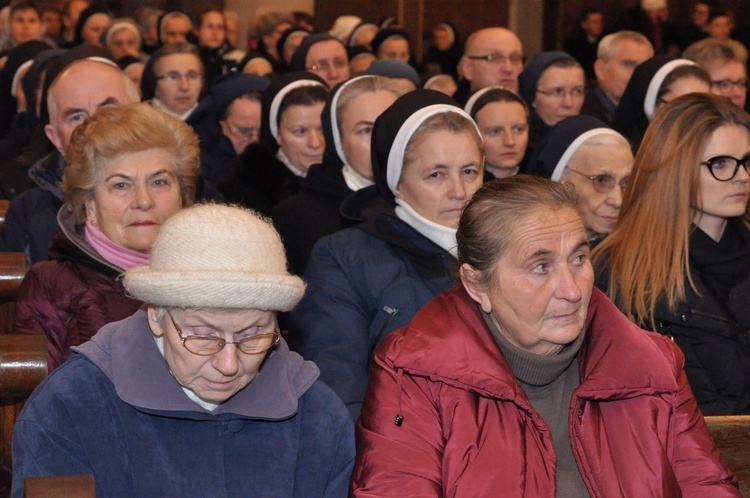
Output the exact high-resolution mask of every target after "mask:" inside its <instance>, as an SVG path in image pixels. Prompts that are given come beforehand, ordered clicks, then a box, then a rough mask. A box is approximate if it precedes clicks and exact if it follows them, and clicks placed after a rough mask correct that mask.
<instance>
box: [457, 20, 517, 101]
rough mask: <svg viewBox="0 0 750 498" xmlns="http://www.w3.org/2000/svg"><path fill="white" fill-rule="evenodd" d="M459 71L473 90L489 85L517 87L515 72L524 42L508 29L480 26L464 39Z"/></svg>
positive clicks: (514, 88) (515, 88) (513, 88)
mask: <svg viewBox="0 0 750 498" xmlns="http://www.w3.org/2000/svg"><path fill="white" fill-rule="evenodd" d="M460 69H461V73H462V74H463V76H464V78H466V79H467V80H468V81H469V82H470V83H471V89H472V90H473V91H475V90H479V89H481V88H485V87H488V86H504V87H506V88H510V89H512V90H518V75H519V74H521V70H523V45H522V44H521V40H520V39H519V38H518V36H517V35H516V34H515V33H514V32H513V31H511V30H509V29H507V28H500V27H493V28H483V29H480V30H478V31H475V32H474V33H472V34H471V35H470V36H469V38H468V39H467V40H466V45H465V48H464V56H463V57H462V58H461V63H460Z"/></svg>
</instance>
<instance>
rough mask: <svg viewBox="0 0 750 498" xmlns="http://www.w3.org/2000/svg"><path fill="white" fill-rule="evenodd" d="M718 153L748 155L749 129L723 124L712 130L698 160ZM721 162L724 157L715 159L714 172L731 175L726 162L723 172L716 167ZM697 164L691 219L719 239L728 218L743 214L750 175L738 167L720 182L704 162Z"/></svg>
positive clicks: (741, 156) (748, 156) (739, 156)
mask: <svg viewBox="0 0 750 498" xmlns="http://www.w3.org/2000/svg"><path fill="white" fill-rule="evenodd" d="M721 156H731V157H734V158H737V159H743V158H744V159H750V132H748V131H747V129H746V128H744V127H741V126H736V125H725V126H722V127H721V128H718V129H717V130H716V131H714V133H713V134H712V135H711V137H710V138H709V140H708V142H707V143H706V146H705V148H704V150H703V153H702V154H701V157H700V162H702V163H703V162H708V161H709V160H710V159H713V158H716V157H721ZM723 164H725V162H724V161H714V173H715V174H717V175H719V177H720V178H724V176H722V174H723V175H728V176H731V173H732V172H733V171H734V169H733V168H731V166H729V165H727V166H724V171H723V172H719V171H718V168H719V167H721V166H723ZM699 167H700V174H699V176H698V203H697V206H694V207H693V221H694V223H695V224H696V225H698V226H699V227H700V228H701V229H702V230H703V231H704V232H706V233H707V234H708V235H710V236H714V239H715V240H718V239H719V238H720V237H721V235H722V233H723V231H724V227H725V226H726V223H727V220H728V219H729V218H736V217H739V216H742V215H743V214H745V211H746V210H747V202H748V196H750V176H748V173H747V171H746V170H745V168H743V167H740V169H739V170H738V171H737V174H736V175H735V177H734V178H732V179H731V180H729V181H725V182H720V181H719V180H717V179H716V178H714V176H713V175H712V174H711V171H710V170H709V168H708V166H707V165H705V164H701V165H700V166H699ZM730 168H731V172H730ZM728 176H726V177H728Z"/></svg>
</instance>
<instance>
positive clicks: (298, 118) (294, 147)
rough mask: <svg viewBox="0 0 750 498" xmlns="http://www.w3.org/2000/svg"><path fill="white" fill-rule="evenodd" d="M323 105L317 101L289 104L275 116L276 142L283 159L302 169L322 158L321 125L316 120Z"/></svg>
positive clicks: (318, 119)
mask: <svg viewBox="0 0 750 498" xmlns="http://www.w3.org/2000/svg"><path fill="white" fill-rule="evenodd" d="M323 105H324V103H323V102H318V103H316V104H313V105H293V106H289V107H287V108H286V109H285V110H284V112H283V113H282V115H281V119H280V120H279V133H278V137H277V138H276V142H277V143H278V144H279V147H281V150H283V151H284V154H285V155H286V157H287V159H289V161H291V163H292V164H293V165H295V166H296V167H297V168H299V169H301V170H303V171H307V170H308V169H310V166H312V165H313V164H317V163H320V162H321V161H322V160H323V151H324V150H325V147H326V139H325V136H323V125H322V124H321V122H320V114H321V113H322V112H323Z"/></svg>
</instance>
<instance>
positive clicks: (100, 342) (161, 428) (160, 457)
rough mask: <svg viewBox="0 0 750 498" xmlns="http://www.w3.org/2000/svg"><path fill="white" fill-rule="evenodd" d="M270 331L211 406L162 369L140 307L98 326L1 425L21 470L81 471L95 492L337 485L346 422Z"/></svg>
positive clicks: (346, 455) (272, 491) (341, 486)
mask: <svg viewBox="0 0 750 498" xmlns="http://www.w3.org/2000/svg"><path fill="white" fill-rule="evenodd" d="M317 377H318V371H317V368H316V367H315V365H313V364H312V363H309V362H305V361H303V360H302V359H301V358H300V357H299V356H298V355H297V354H296V353H292V352H290V351H289V350H288V348H287V346H286V344H285V343H284V342H283V341H282V343H281V345H280V346H279V347H278V349H277V350H276V351H274V352H272V353H271V354H270V355H269V356H268V358H267V359H266V361H265V363H264V364H263V367H262V368H261V371H260V373H259V374H258V376H257V377H256V378H255V379H254V380H253V381H252V382H251V383H250V384H249V385H248V386H247V387H245V388H244V389H243V390H242V391H240V392H239V393H237V394H236V395H235V396H233V397H232V398H230V399H229V400H227V401H226V402H224V403H222V404H221V405H219V407H218V408H217V409H216V410H214V411H213V412H209V411H206V410H204V409H203V408H201V407H199V406H198V405H197V404H195V403H194V402H193V401H191V400H190V399H189V398H188V397H187V396H186V395H185V393H184V391H183V390H182V388H181V387H180V385H179V384H178V383H177V381H176V380H175V378H174V377H173V376H172V375H171V373H170V372H169V368H168V366H167V363H166V361H165V360H164V358H163V357H162V355H161V353H159V350H158V349H157V346H156V344H155V342H154V340H153V337H152V334H151V332H150V330H149V328H148V324H147V319H146V314H145V312H144V311H139V312H138V313H136V314H135V315H133V316H132V317H129V318H127V319H125V320H122V321H120V322H116V323H113V324H110V325H107V326H106V327H104V328H102V330H101V331H100V332H99V333H98V334H97V335H96V336H95V337H94V338H93V339H92V341H90V342H88V343H86V344H83V345H82V346H80V347H79V348H76V349H75V350H74V354H73V355H72V357H71V358H70V360H69V361H68V362H66V363H65V364H64V365H63V366H62V367H60V368H58V369H57V370H56V371H55V372H53V373H52V374H51V375H50V376H49V377H48V378H47V379H46V380H45V381H44V382H43V383H42V384H41V385H40V386H39V388H38V389H37V390H36V391H35V392H34V394H33V395H32V396H31V397H30V398H29V401H28V402H27V404H26V406H25V407H24V409H23V411H22V413H21V415H20V417H19V420H18V422H17V424H16V428H15V432H14V435H13V496H16V497H21V496H22V495H23V489H22V488H23V479H24V478H25V477H27V476H39V475H73V474H93V475H94V478H95V482H96V492H97V496H117V497H122V496H138V497H141V496H165V497H167V496H174V497H189V496H199V497H204V496H226V497H233V496H262V497H311V496H316V497H318V496H326V497H328V496H330V497H336V496H341V497H345V496H347V491H348V485H349V477H350V474H351V470H352V466H353V463H354V434H353V432H354V431H353V426H352V422H351V420H350V418H349V416H348V414H347V412H346V410H345V408H344V407H343V406H342V404H341V403H340V401H339V400H338V399H337V398H336V396H335V395H334V394H333V393H332V392H331V391H330V389H328V388H327V387H326V386H325V385H324V384H323V383H321V382H320V381H319V380H317Z"/></svg>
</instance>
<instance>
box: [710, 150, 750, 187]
mask: <svg viewBox="0 0 750 498" xmlns="http://www.w3.org/2000/svg"><path fill="white" fill-rule="evenodd" d="M748 163H750V154H748V155H746V156H745V157H743V158H742V159H737V158H736V157H732V156H716V157H712V158H711V159H709V160H707V161H703V162H702V163H701V164H702V165H703V166H708V171H710V172H711V176H713V177H714V178H716V179H717V180H719V181H720V182H728V181H729V180H731V179H732V178H734V177H735V176H737V172H738V171H739V170H740V166H742V167H743V168H745V173H750V172H748V170H747V165H748Z"/></svg>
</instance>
